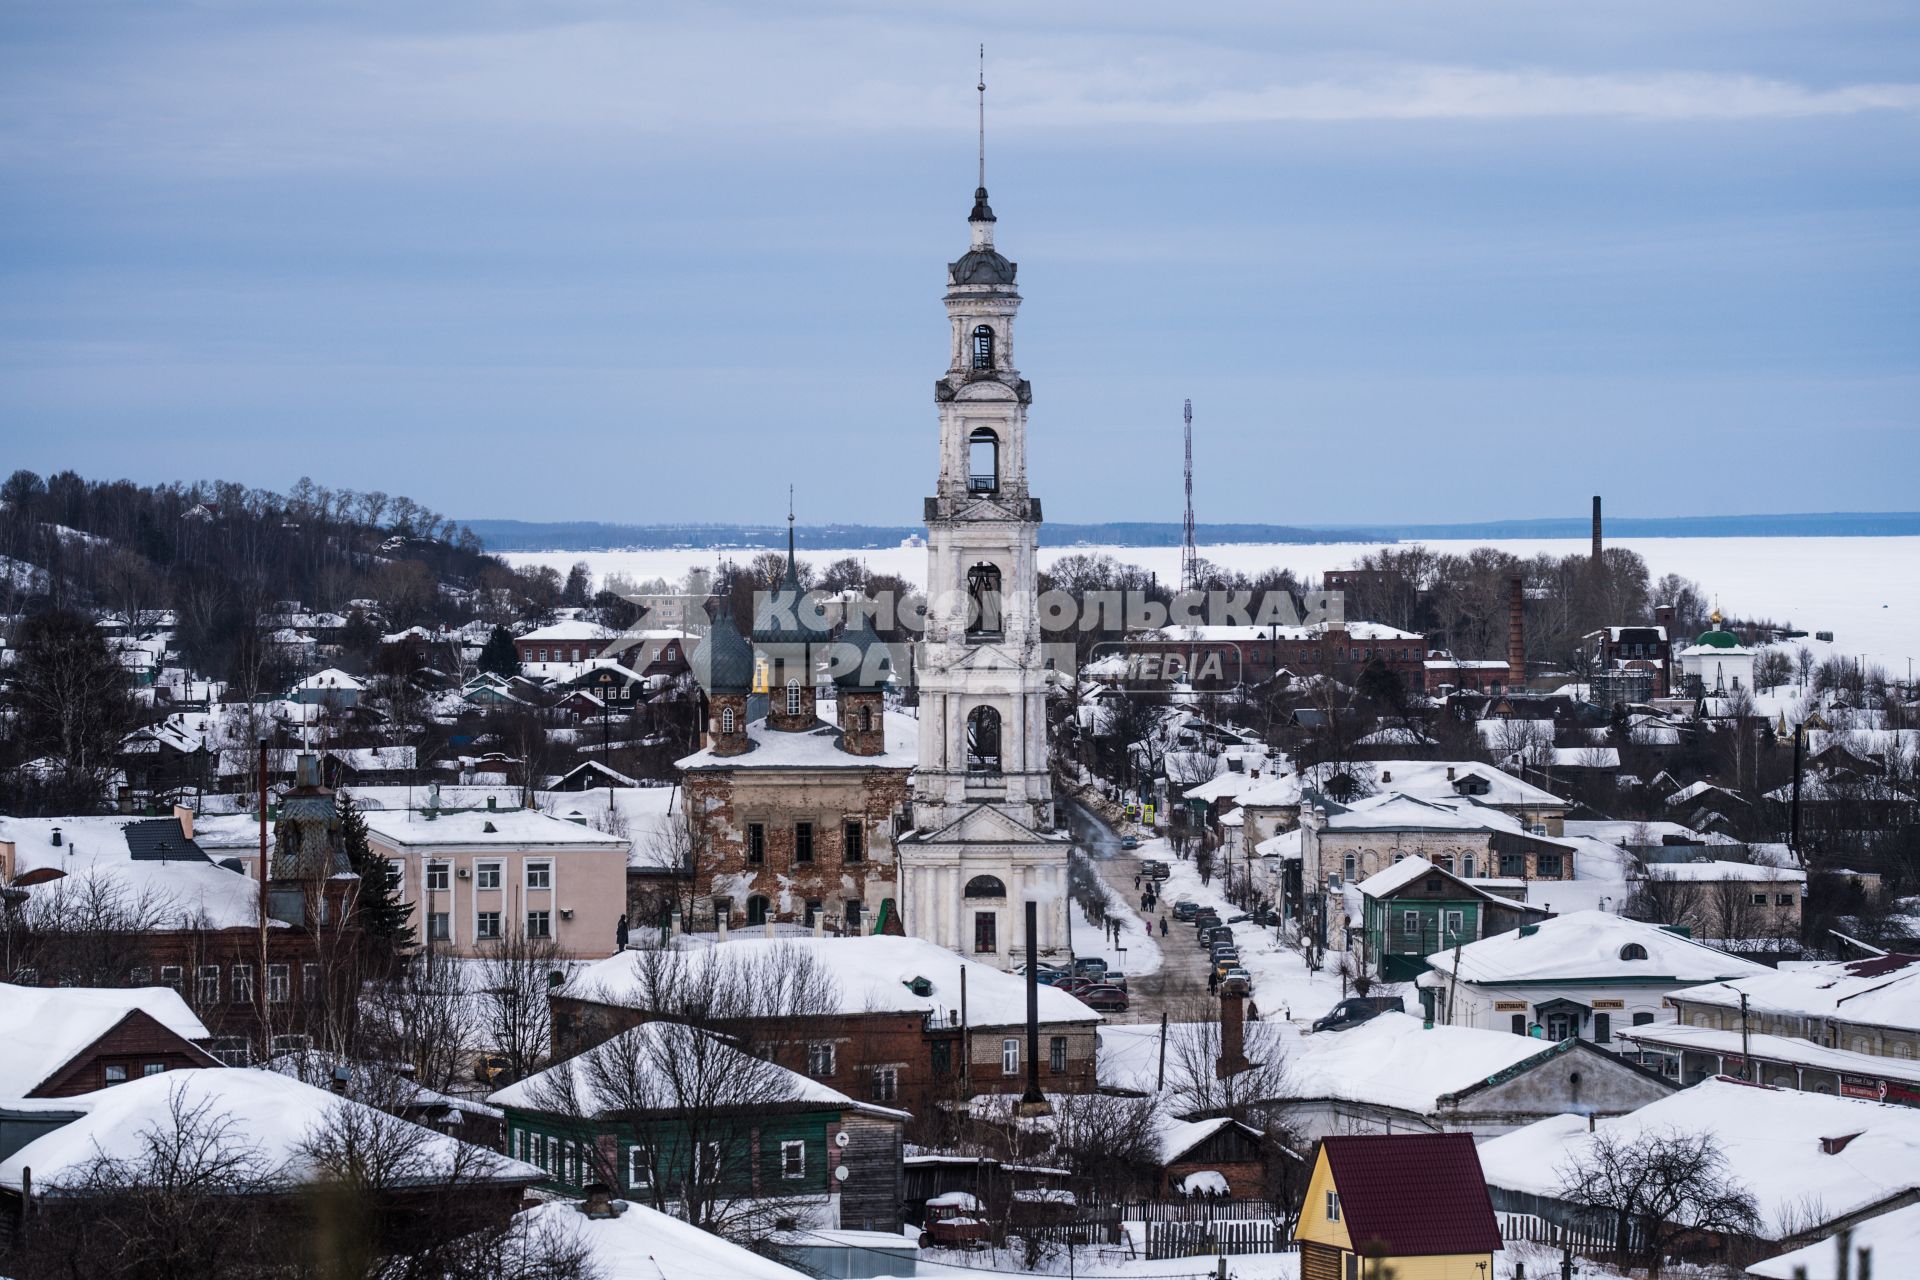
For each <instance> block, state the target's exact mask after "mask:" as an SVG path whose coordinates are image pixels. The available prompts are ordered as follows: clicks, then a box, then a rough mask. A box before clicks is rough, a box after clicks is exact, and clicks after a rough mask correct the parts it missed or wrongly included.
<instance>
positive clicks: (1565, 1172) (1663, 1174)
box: [1559, 1130, 1759, 1280]
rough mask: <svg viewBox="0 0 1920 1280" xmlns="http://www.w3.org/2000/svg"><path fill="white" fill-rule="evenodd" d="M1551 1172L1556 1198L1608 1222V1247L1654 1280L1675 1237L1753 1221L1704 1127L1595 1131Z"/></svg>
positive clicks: (1748, 1202)
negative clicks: (1625, 1133) (1557, 1182)
mask: <svg viewBox="0 0 1920 1280" xmlns="http://www.w3.org/2000/svg"><path fill="white" fill-rule="evenodd" d="M1559 1174H1560V1196H1561V1198H1562V1199H1564V1200H1566V1201H1567V1202H1568V1203H1569V1204H1572V1205H1574V1206H1576V1207H1577V1208H1580V1209H1584V1210H1587V1211H1589V1212H1590V1213H1591V1214H1592V1216H1593V1217H1594V1218H1595V1220H1596V1221H1597V1222H1602V1223H1605V1224H1606V1225H1607V1226H1608V1227H1610V1228H1611V1230H1612V1233H1613V1239H1614V1249H1615V1252H1616V1254H1617V1255H1618V1256H1619V1257H1620V1258H1621V1259H1622V1260H1631V1261H1632V1262H1633V1263H1634V1264H1635V1265H1637V1266H1641V1267H1644V1268H1645V1269H1646V1272H1647V1274H1648V1276H1650V1277H1654V1278H1655V1280H1657V1278H1658V1276H1659V1275H1660V1266H1661V1263H1662V1262H1663V1261H1664V1260H1665V1258H1666V1257H1667V1255H1668V1254H1669V1253H1670V1252H1672V1251H1673V1248H1674V1246H1675V1245H1676V1244H1678V1243H1679V1242H1681V1241H1683V1240H1686V1239H1689V1238H1697V1237H1701V1236H1705V1235H1708V1234H1714V1233H1726V1234H1731V1233H1740V1232H1751V1231H1753V1230H1754V1229H1755V1228H1757V1227H1758V1225H1759V1211H1758V1208H1757V1205H1756V1202H1755V1200H1754V1198H1753V1193H1752V1192H1750V1191H1748V1190H1747V1189H1746V1188H1745V1187H1744V1186H1742V1185H1741V1184H1740V1183H1739V1182H1737V1181H1735V1180H1734V1178H1733V1177H1732V1176H1731V1174H1730V1172H1729V1170H1728V1167H1727V1158H1726V1155H1725V1153H1724V1152H1722V1151H1721V1149H1720V1144H1719V1142H1718V1141H1717V1140H1716V1139H1715V1138H1714V1137H1713V1135H1712V1134H1710V1133H1705V1132H1697V1133H1689V1132H1684V1131H1681V1130H1668V1131H1664V1132H1646V1133H1640V1134H1635V1135H1632V1136H1622V1135H1617V1134H1615V1133H1612V1132H1607V1131H1602V1132H1601V1133H1599V1134H1598V1135H1597V1136H1596V1137H1595V1138H1594V1139H1593V1141H1592V1142H1590V1143H1588V1144H1587V1145H1586V1146H1585V1147H1584V1148H1582V1149H1581V1151H1580V1152H1579V1154H1578V1156H1577V1157H1573V1156H1569V1157H1568V1159H1567V1160H1566V1161H1565V1162H1563V1164H1562V1166H1561V1168H1560V1170H1559Z"/></svg>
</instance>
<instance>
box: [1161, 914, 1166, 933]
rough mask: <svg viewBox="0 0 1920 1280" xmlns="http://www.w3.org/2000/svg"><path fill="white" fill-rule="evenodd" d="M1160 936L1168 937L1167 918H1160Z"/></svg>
mask: <svg viewBox="0 0 1920 1280" xmlns="http://www.w3.org/2000/svg"><path fill="white" fill-rule="evenodd" d="M1160 936H1161V937H1163V938H1164V937H1166V936H1167V918H1166V917H1165V916H1161V917H1160Z"/></svg>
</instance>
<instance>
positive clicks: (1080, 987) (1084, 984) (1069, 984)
mask: <svg viewBox="0 0 1920 1280" xmlns="http://www.w3.org/2000/svg"><path fill="white" fill-rule="evenodd" d="M1095 985H1097V984H1096V983H1095V982H1094V980H1093V979H1092V978H1077V977H1069V978H1061V979H1059V980H1058V981H1056V982H1055V983H1054V984H1053V989H1054V990H1055V991H1064V992H1066V993H1067V994H1068V995H1070V996H1077V995H1079V994H1080V993H1081V992H1082V991H1085V990H1086V989H1087V988H1088V987H1091V986H1095Z"/></svg>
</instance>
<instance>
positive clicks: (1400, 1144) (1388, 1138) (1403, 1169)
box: [1320, 1133, 1502, 1258]
mask: <svg viewBox="0 0 1920 1280" xmlns="http://www.w3.org/2000/svg"><path fill="white" fill-rule="evenodd" d="M1320 1152H1321V1154H1322V1155H1324V1156H1325V1157H1326V1159H1327V1167H1328V1170H1329V1171H1330V1172H1331V1173H1332V1175H1333V1185H1334V1189H1335V1190H1336V1191H1338V1192H1339V1193H1340V1216H1341V1217H1342V1218H1343V1219H1344V1220H1345V1222H1346V1226H1347V1234H1348V1235H1349V1236H1351V1237H1352V1239H1353V1243H1354V1246H1355V1248H1356V1249H1357V1250H1365V1249H1366V1248H1367V1247H1368V1246H1369V1245H1371V1244H1373V1243H1374V1242H1376V1241H1377V1242H1378V1243H1379V1244H1381V1245H1384V1246H1385V1247H1386V1252H1387V1256H1388V1257H1395V1258H1415V1257H1425V1256H1429V1255H1433V1254H1444V1253H1492V1252H1495V1251H1497V1250H1499V1249H1500V1248H1501V1247H1502V1241H1501V1239H1500V1227H1499V1225H1498V1224H1497V1223H1496V1222H1495V1221H1494V1217H1493V1201H1492V1199H1491V1198H1490V1197H1489V1196H1488V1195H1487V1184H1486V1179H1485V1178H1484V1177H1482V1176H1481V1173H1480V1156H1479V1153H1478V1152H1476V1151H1475V1150H1474V1145H1473V1135H1472V1134H1470V1133H1376V1134H1358V1135H1351V1136H1332V1137H1326V1138H1322V1139H1321V1140H1320Z"/></svg>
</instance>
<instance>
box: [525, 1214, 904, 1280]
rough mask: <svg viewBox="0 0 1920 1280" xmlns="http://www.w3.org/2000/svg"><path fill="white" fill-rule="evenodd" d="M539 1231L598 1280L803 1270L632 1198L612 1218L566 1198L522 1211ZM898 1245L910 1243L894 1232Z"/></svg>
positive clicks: (787, 1278)
mask: <svg viewBox="0 0 1920 1280" xmlns="http://www.w3.org/2000/svg"><path fill="white" fill-rule="evenodd" d="M524 1216H525V1217H526V1218H527V1219H528V1220H529V1223H530V1225H531V1226H532V1227H533V1228H534V1229H536V1230H539V1231H542V1232H545V1231H553V1232H555V1233H558V1234H559V1236H560V1238H561V1239H571V1240H576V1241H578V1242H579V1243H580V1244H581V1245H583V1246H584V1247H585V1249H586V1252H587V1253H588V1255H589V1257H590V1258H591V1260H592V1262H593V1266H594V1274H595V1275H597V1276H599V1277H600V1280H718V1277H722V1276H724V1277H727V1280H806V1273H805V1272H803V1271H795V1270H794V1269H793V1268H792V1267H789V1266H787V1265H785V1264H784V1263H779V1262H775V1261H774V1260H773V1259H772V1258H767V1257H762V1256H761V1255H760V1254H757V1253H755V1252H753V1251H752V1250H751V1249H743V1248H742V1247H740V1246H739V1245H737V1244H734V1243H733V1242H731V1241H729V1240H723V1239H722V1238H720V1237H719V1236H717V1235H714V1234H713V1233H711V1232H708V1231H703V1230H701V1229H700V1228H699V1227H696V1226H694V1225H693V1224H692V1223H689V1222H682V1221H681V1220H680V1219H678V1218H676V1217H673V1216H672V1215H670V1214H665V1213H662V1212H660V1211H659V1210H658V1209H653V1208H649V1207H648V1206H647V1205H644V1204H642V1203H640V1202H639V1201H637V1200H629V1201H627V1210H626V1212H625V1213H623V1214H621V1215H620V1216H619V1217H617V1218H589V1217H587V1216H586V1215H585V1214H583V1213H581V1212H580V1209H579V1206H578V1205H577V1204H576V1203H575V1202H573V1201H570V1200H555V1201H550V1202H548V1203H546V1204H543V1205H539V1206H538V1207H536V1208H533V1209H529V1210H527V1212H526V1214H525V1215H524ZM896 1239H897V1240H898V1243H899V1246H900V1247H901V1248H908V1247H910V1246H911V1244H912V1242H911V1241H909V1240H907V1239H905V1238H902V1237H896Z"/></svg>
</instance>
